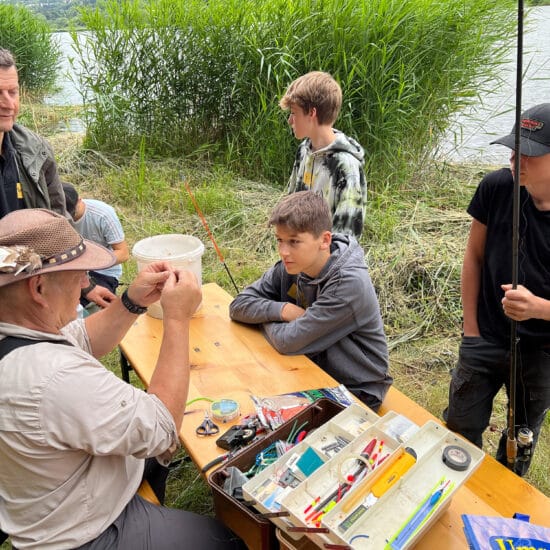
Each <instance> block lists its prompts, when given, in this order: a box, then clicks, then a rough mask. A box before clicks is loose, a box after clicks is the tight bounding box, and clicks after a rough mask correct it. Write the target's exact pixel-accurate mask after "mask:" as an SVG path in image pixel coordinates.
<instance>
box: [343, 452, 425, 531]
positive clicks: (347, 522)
mask: <svg viewBox="0 0 550 550" xmlns="http://www.w3.org/2000/svg"><path fill="white" fill-rule="evenodd" d="M415 463H416V453H415V451H414V450H413V449H411V448H410V447H406V448H405V449H401V451H400V453H399V454H398V455H396V457H395V458H394V459H393V461H392V462H390V463H389V464H388V466H387V468H386V469H385V470H383V471H381V472H380V474H379V475H378V476H377V475H376V474H375V475H374V477H373V478H372V479H371V480H370V481H367V482H366V483H365V484H364V485H363V486H360V487H358V488H357V490H356V491H355V492H354V493H353V494H352V495H350V497H349V500H347V501H346V502H345V503H344V504H343V506H342V511H343V512H344V514H346V513H348V512H350V511H351V510H353V511H352V512H351V514H349V515H348V516H347V517H346V518H345V519H344V520H343V521H342V522H341V523H340V525H339V526H338V528H339V529H340V531H346V530H347V529H349V528H350V527H351V526H352V525H353V524H354V523H355V522H356V521H357V520H358V519H359V518H360V517H361V516H362V515H363V514H364V513H365V512H366V511H367V510H368V509H369V508H370V507H371V506H372V505H373V504H375V503H376V502H377V501H378V499H379V498H380V497H381V496H382V495H383V494H384V493H385V492H386V491H387V490H388V489H390V487H392V486H393V485H395V483H397V482H398V481H399V480H400V479H401V477H402V476H403V475H404V474H405V473H406V472H407V471H408V470H409V469H410V468H411V467H412V466H413V465H414V464H415ZM369 491H370V492H369ZM367 493H368V494H367ZM359 502H361V504H360V505H359V506H357V504H358V503H359ZM356 506H357V507H356Z"/></svg>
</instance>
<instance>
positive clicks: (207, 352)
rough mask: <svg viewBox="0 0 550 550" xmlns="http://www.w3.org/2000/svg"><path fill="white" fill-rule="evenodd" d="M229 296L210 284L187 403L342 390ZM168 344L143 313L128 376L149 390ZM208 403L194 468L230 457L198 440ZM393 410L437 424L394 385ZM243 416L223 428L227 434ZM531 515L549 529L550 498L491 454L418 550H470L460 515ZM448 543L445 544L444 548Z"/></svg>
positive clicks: (211, 441)
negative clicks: (234, 312)
mask: <svg viewBox="0 0 550 550" xmlns="http://www.w3.org/2000/svg"><path fill="white" fill-rule="evenodd" d="M231 300H232V297H231V295H230V294H228V293H227V292H226V291H225V290H223V289H222V288H221V287H219V286H218V285H216V284H214V283H209V284H205V285H203V301H202V305H201V307H200V308H199V310H198V311H197V313H195V315H194V316H193V319H192V320H191V327H190V362H191V380H190V388H189V395H188V398H187V399H188V401H191V400H194V399H197V398H209V399H215V400H217V399H221V398H230V399H233V400H235V401H237V402H238V403H239V404H240V410H241V417H242V415H245V414H249V413H254V404H253V402H252V400H251V399H250V396H251V395H255V396H259V397H264V396H270V395H277V394H281V393H287V392H293V391H300V390H307V389H316V388H328V387H334V386H337V385H338V382H336V381H335V380H334V379H333V378H332V377H331V376H329V375H328V374H327V373H326V372H324V371H323V370H322V369H321V368H319V367H318V366H317V365H316V364H314V363H313V362H312V361H310V360H309V359H308V358H307V357H305V356H303V355H296V356H288V355H281V354H279V353H278V352H277V351H275V349H273V347H272V346H271V345H270V344H269V342H268V341H267V340H266V339H265V338H264V336H263V334H262V332H261V331H260V330H259V329H258V328H257V327H253V326H247V325H243V324H240V323H235V322H233V321H231V320H230V319H229V312H228V307H229V304H230V302H231ZM161 340H162V321H161V320H159V319H154V318H152V317H150V316H149V315H141V316H140V317H139V318H138V319H137V320H136V322H135V323H134V325H133V326H132V327H131V329H130V330H129V331H128V333H127V335H126V336H125V338H124V340H123V341H122V342H121V344H120V350H121V358H122V367H123V376H124V377H125V378H128V369H129V368H133V369H134V370H135V372H136V373H137V375H138V376H139V378H140V379H141V380H142V381H143V383H144V384H145V386H147V385H148V383H149V381H150V379H151V376H152V374H153V371H154V368H155V364H156V361H157V357H158V353H159V349H160V343H161ZM208 408H209V403H208V402H207V401H203V400H198V401H195V402H194V403H193V404H191V405H190V406H189V407H188V409H187V410H188V412H189V411H192V410H197V412H196V413H189V414H186V415H185V418H184V421H183V424H182V427H181V430H180V438H181V441H182V444H183V445H184V447H185V449H186V450H187V452H188V453H189V455H190V456H191V458H192V460H193V462H194V463H195V464H196V466H197V467H198V468H199V469H202V468H203V467H204V466H205V465H206V464H208V463H209V462H210V461H211V460H212V459H214V458H215V457H216V456H218V455H220V454H222V453H223V452H224V451H223V450H222V449H220V448H219V447H217V446H216V444H215V440H216V437H204V436H202V437H201V436H198V435H197V434H196V433H195V429H196V428H197V426H198V425H199V424H200V423H201V422H202V420H203V414H204V413H203V411H204V410H207V409H208ZM390 410H393V411H395V412H397V413H400V414H402V415H404V416H406V417H407V418H409V419H410V420H412V421H413V422H415V423H416V424H418V425H422V424H424V423H425V422H426V421H427V420H430V419H435V420H438V419H436V418H435V417H434V416H433V415H432V414H431V413H429V412H428V411H427V410H426V409H424V408H423V407H422V406H420V405H419V404H417V403H415V402H414V401H412V400H411V399H409V398H408V397H407V396H405V395H404V394H403V393H401V392H400V391H399V390H397V389H395V388H394V387H392V388H390V390H389V392H388V394H387V396H386V398H385V400H384V402H383V404H382V407H381V409H380V410H379V411H378V412H379V414H380V415H382V414H385V413H386V412H388V411H390ZM238 422H239V418H236V419H235V420H234V421H233V422H229V423H227V424H220V423H219V422H218V424H220V430H221V433H223V432H224V431H225V430H226V429H228V428H229V427H230V426H231V425H232V424H235V423H238ZM515 512H521V513H523V514H528V515H530V517H531V522H532V523H535V524H539V525H544V526H547V527H550V499H549V498H548V497H546V496H545V495H544V494H543V493H542V492H540V491H539V490H537V489H536V488H535V487H533V486H531V485H530V484H529V483H527V482H526V481H525V480H523V479H522V478H520V477H518V476H516V475H515V474H513V473H512V472H511V471H510V470H508V469H507V468H505V467H504V466H502V465H501V464H499V463H498V462H497V461H496V460H494V459H493V458H492V457H490V456H489V455H486V457H485V458H484V460H483V462H482V463H481V465H480V466H479V468H478V469H477V470H476V471H475V472H474V473H473V475H472V476H471V477H470V479H469V480H468V481H467V482H466V484H465V485H464V486H462V487H461V488H460V489H459V490H458V491H457V492H456V494H455V496H454V497H453V500H452V502H451V504H450V506H449V507H448V509H447V510H446V511H445V512H444V513H443V514H442V515H441V516H440V517H439V519H438V521H437V522H436V523H435V524H434V526H433V527H432V528H431V529H430V531H429V532H428V533H427V534H426V535H425V536H424V537H423V538H422V539H421V540H420V542H419V543H418V544H417V545H416V547H415V548H418V549H426V550H433V549H434V548H446V549H447V550H452V549H455V548H456V549H458V548H461V549H462V548H468V545H467V543H466V539H465V537H464V533H463V529H462V519H461V514H463V513H469V514H483V515H502V516H505V517H511V516H512V515H513V514H514V513H515ZM443 541H444V542H443Z"/></svg>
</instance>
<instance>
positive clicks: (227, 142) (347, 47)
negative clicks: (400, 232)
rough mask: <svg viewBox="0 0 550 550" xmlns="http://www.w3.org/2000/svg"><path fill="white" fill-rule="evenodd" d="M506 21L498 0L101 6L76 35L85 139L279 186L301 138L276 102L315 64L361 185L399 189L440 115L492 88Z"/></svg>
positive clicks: (166, 0) (128, 2)
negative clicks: (327, 82)
mask: <svg viewBox="0 0 550 550" xmlns="http://www.w3.org/2000/svg"><path fill="white" fill-rule="evenodd" d="M514 17H515V13H514V10H513V9H512V7H511V4H510V2H509V1H508V0H506V1H504V2H498V3H497V2H494V1H493V0H446V1H445V2H442V1H440V0H399V1H398V0H369V1H368V2H364V1H362V0H238V1H237V0H209V1H208V2H204V0H176V1H174V0H148V1H147V0H146V1H145V2H138V1H136V0H122V1H120V2H119V1H116V2H115V1H114V0H111V1H105V2H103V3H101V4H99V5H98V6H97V7H96V8H90V9H84V10H83V11H82V14H81V18H82V21H83V23H84V24H85V26H86V27H87V34H86V35H85V38H84V39H82V35H80V41H76V42H75V44H76V50H77V53H78V54H79V57H80V59H81V61H82V64H83V69H82V71H81V73H80V79H81V82H82V84H83V85H84V87H85V88H86V90H88V91H87V92H86V93H87V97H86V105H87V106H88V135H87V143H88V145H91V146H93V147H96V148H101V149H105V150H114V151H118V152H122V153H128V152H133V151H135V150H137V149H138V148H139V146H140V144H141V143H142V140H145V145H146V150H147V152H148V153H149V154H151V155H158V154H160V155H182V154H183V155H188V154H193V153H194V154H197V151H200V152H201V153H202V154H203V155H207V156H208V157H209V158H211V157H214V158H218V159H222V160H223V161H224V162H225V163H226V164H227V165H229V166H231V168H232V169H233V170H237V171H239V172H241V173H243V174H245V175H247V176H248V177H263V178H265V179H268V180H269V181H271V182H272V183H275V184H278V185H280V186H283V185H284V184H285V182H286V180H287V177H288V174H289V171H290V167H291V164H292V158H293V154H294V151H295V148H296V146H297V143H296V142H295V140H294V139H293V137H292V133H291V132H290V130H289V128H288V125H287V123H286V113H283V112H282V111H281V110H280V109H279V107H278V100H279V99H280V97H281V95H282V94H283V93H284V90H285V88H286V87H287V85H288V84H289V83H290V82H291V81H292V80H293V79H294V78H297V77H298V76H300V75H301V74H303V73H306V72H308V71H311V70H325V71H328V72H330V73H331V74H333V75H334V76H335V78H336V79H337V80H338V81H339V82H340V83H341V85H342V89H343V94H344V105H343V108H342V113H341V116H340V117H339V119H338V120H337V122H336V124H335V126H336V127H337V128H339V129H341V130H343V131H344V132H346V133H348V134H350V135H352V136H354V137H356V138H357V139H358V140H359V141H360V142H361V143H362V145H363V146H364V147H365V149H366V151H367V162H368V166H367V170H368V175H369V179H370V181H371V188H376V189H383V188H385V187H386V186H387V185H389V186H390V187H395V186H401V182H402V181H403V180H405V179H406V178H407V177H408V176H409V175H410V174H411V173H412V172H414V171H415V170H417V168H418V166H419V165H420V164H421V163H422V162H423V161H424V159H425V157H426V155H427V154H428V153H429V152H430V151H431V150H432V149H433V147H434V146H435V145H436V144H437V142H438V140H439V138H440V137H441V136H442V134H443V132H444V131H445V130H446V129H447V127H448V124H449V120H450V115H452V114H453V113H455V112H457V111H458V110H459V109H461V108H462V107H464V106H465V105H467V104H468V103H470V102H471V101H472V100H473V99H474V98H475V97H476V96H477V95H478V94H479V92H480V91H481V90H483V89H484V88H490V87H495V86H498V85H499V83H500V82H501V79H500V77H499V68H500V66H501V64H502V60H503V56H504V55H505V54H506V52H507V50H508V49H509V47H511V46H512V45H513V43H512V41H511V39H512V37H513V35H514V32H515V24H514ZM74 37H75V40H76V39H77V35H76V33H75V34H74Z"/></svg>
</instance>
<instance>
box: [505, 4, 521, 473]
mask: <svg viewBox="0 0 550 550" xmlns="http://www.w3.org/2000/svg"><path fill="white" fill-rule="evenodd" d="M517 33H518V39H517V62H516V124H515V136H514V138H515V139H514V155H515V156H514V188H513V189H514V193H513V203H512V209H513V214H512V288H514V289H515V288H517V286H518V265H519V261H518V255H519V253H518V251H519V216H520V202H519V201H520V166H521V81H522V76H523V0H518V23H517ZM518 340H519V339H518V336H517V321H515V320H514V319H512V320H511V323H510V390H509V393H510V395H509V397H508V426H507V429H506V432H507V437H506V462H507V466H508V468H509V469H510V470H512V471H513V470H514V466H515V464H516V458H517V453H518V444H517V440H516V378H517V351H518V349H517V348H518Z"/></svg>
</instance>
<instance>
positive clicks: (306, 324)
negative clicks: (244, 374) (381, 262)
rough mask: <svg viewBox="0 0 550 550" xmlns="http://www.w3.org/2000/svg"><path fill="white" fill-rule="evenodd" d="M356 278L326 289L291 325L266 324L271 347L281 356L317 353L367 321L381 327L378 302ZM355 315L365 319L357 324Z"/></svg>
mask: <svg viewBox="0 0 550 550" xmlns="http://www.w3.org/2000/svg"><path fill="white" fill-rule="evenodd" d="M356 275H357V274H356V273H355V274H353V276H348V277H344V278H343V279H341V280H339V281H338V282H335V283H334V284H329V285H327V286H326V287H325V288H324V289H323V291H322V293H321V294H320V295H319V297H318V298H317V300H316V301H315V303H314V304H312V305H311V306H309V307H308V308H307V309H306V310H305V313H304V314H303V315H302V316H301V317H298V318H297V319H295V320H294V321H290V322H288V323H265V324H264V325H263V330H264V334H265V336H266V338H267V339H268V340H269V342H270V343H271V345H272V346H273V347H274V348H275V349H276V350H277V351H278V352H279V353H284V354H291V355H292V354H293V355H298V354H305V353H318V352H320V351H324V350H326V349H327V348H329V347H330V346H332V345H334V344H335V343H336V342H338V341H339V340H341V339H342V338H345V337H346V336H348V335H349V334H351V333H353V332H355V331H356V330H357V329H358V328H359V326H360V325H361V326H362V325H364V324H367V323H368V321H369V320H372V321H373V324H376V322H375V321H379V322H380V326H382V322H381V320H380V311H379V306H378V299H377V297H376V294H375V292H374V287H373V286H372V283H371V282H370V279H368V280H358V279H357V277H356ZM356 312H358V314H357V315H356ZM358 315H362V317H364V318H361V320H358Z"/></svg>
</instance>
